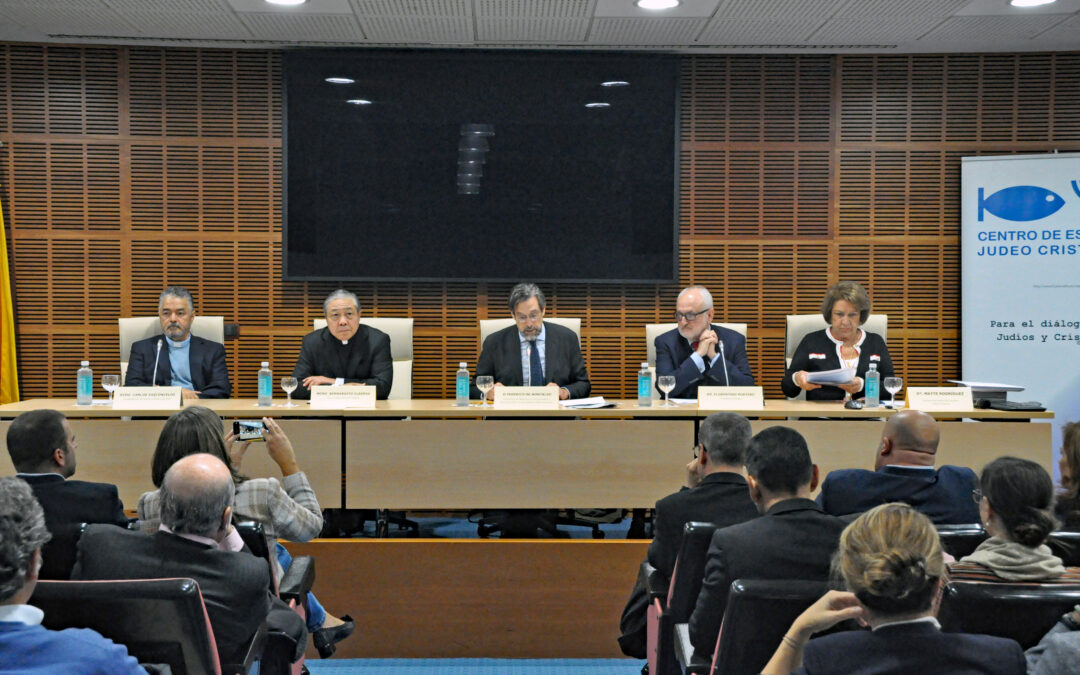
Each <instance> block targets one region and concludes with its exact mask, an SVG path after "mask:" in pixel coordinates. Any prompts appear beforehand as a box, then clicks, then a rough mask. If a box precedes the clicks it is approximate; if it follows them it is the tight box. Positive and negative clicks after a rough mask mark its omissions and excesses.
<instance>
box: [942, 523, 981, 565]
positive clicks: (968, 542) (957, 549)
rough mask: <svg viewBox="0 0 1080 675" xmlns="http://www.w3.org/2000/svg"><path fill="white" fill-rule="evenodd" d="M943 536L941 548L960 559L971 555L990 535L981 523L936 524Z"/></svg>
mask: <svg viewBox="0 0 1080 675" xmlns="http://www.w3.org/2000/svg"><path fill="white" fill-rule="evenodd" d="M935 527H936V528H937V531H938V536H939V537H940V538H941V548H942V549H944V550H945V552H946V553H948V554H949V555H951V556H952V557H953V558H956V559H957V560H959V559H960V558H963V557H964V556H966V555H969V554H970V553H971V552H972V551H974V550H975V547H977V546H978V545H979V544H981V543H983V541H985V540H986V538H987V537H989V536H990V535H988V534H987V533H986V530H984V529H983V527H982V525H981V524H980V523H971V524H965V525H936V526H935Z"/></svg>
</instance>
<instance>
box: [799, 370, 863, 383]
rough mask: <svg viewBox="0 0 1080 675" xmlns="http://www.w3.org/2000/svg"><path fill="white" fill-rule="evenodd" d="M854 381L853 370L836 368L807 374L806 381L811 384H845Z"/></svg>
mask: <svg viewBox="0 0 1080 675" xmlns="http://www.w3.org/2000/svg"><path fill="white" fill-rule="evenodd" d="M854 379H855V369H854V368H837V369H836V370H821V371H818V372H816V373H807V374H806V381H807V382H810V383H812V384H847V383H848V382H851V381H852V380H854Z"/></svg>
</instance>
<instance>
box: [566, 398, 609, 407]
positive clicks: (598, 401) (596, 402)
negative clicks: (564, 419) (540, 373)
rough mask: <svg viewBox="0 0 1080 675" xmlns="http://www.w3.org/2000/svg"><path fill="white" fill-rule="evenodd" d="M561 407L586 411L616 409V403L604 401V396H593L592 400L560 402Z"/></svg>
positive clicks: (573, 399) (579, 399) (574, 399)
mask: <svg viewBox="0 0 1080 675" xmlns="http://www.w3.org/2000/svg"><path fill="white" fill-rule="evenodd" d="M559 405H561V406H562V407H564V408H574V409H584V408H614V407H615V404H614V403H608V402H607V401H605V400H604V397H603V396H593V397H592V398H571V399H567V400H565V401H559Z"/></svg>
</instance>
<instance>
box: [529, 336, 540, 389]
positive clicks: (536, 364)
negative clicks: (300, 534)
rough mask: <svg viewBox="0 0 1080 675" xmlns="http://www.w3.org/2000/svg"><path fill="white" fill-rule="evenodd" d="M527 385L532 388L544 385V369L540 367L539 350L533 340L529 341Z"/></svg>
mask: <svg viewBox="0 0 1080 675" xmlns="http://www.w3.org/2000/svg"><path fill="white" fill-rule="evenodd" d="M529 384H531V385H532V386H534V387H541V386H543V385H544V369H543V367H541V365H540V348H539V347H537V346H536V341H535V340H530V341H529Z"/></svg>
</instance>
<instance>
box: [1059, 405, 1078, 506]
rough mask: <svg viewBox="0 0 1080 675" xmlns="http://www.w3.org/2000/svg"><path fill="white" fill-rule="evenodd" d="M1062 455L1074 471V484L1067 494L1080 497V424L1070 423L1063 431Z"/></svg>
mask: <svg viewBox="0 0 1080 675" xmlns="http://www.w3.org/2000/svg"><path fill="white" fill-rule="evenodd" d="M1061 455H1062V456H1063V457H1064V458H1065V463H1066V464H1068V465H1069V468H1070V469H1071V470H1072V484H1071V485H1069V487H1068V489H1067V490H1066V491H1065V494H1066V495H1068V496H1069V497H1073V498H1075V497H1077V495H1080V422H1068V423H1067V424H1066V425H1065V426H1064V427H1062V429H1061Z"/></svg>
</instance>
